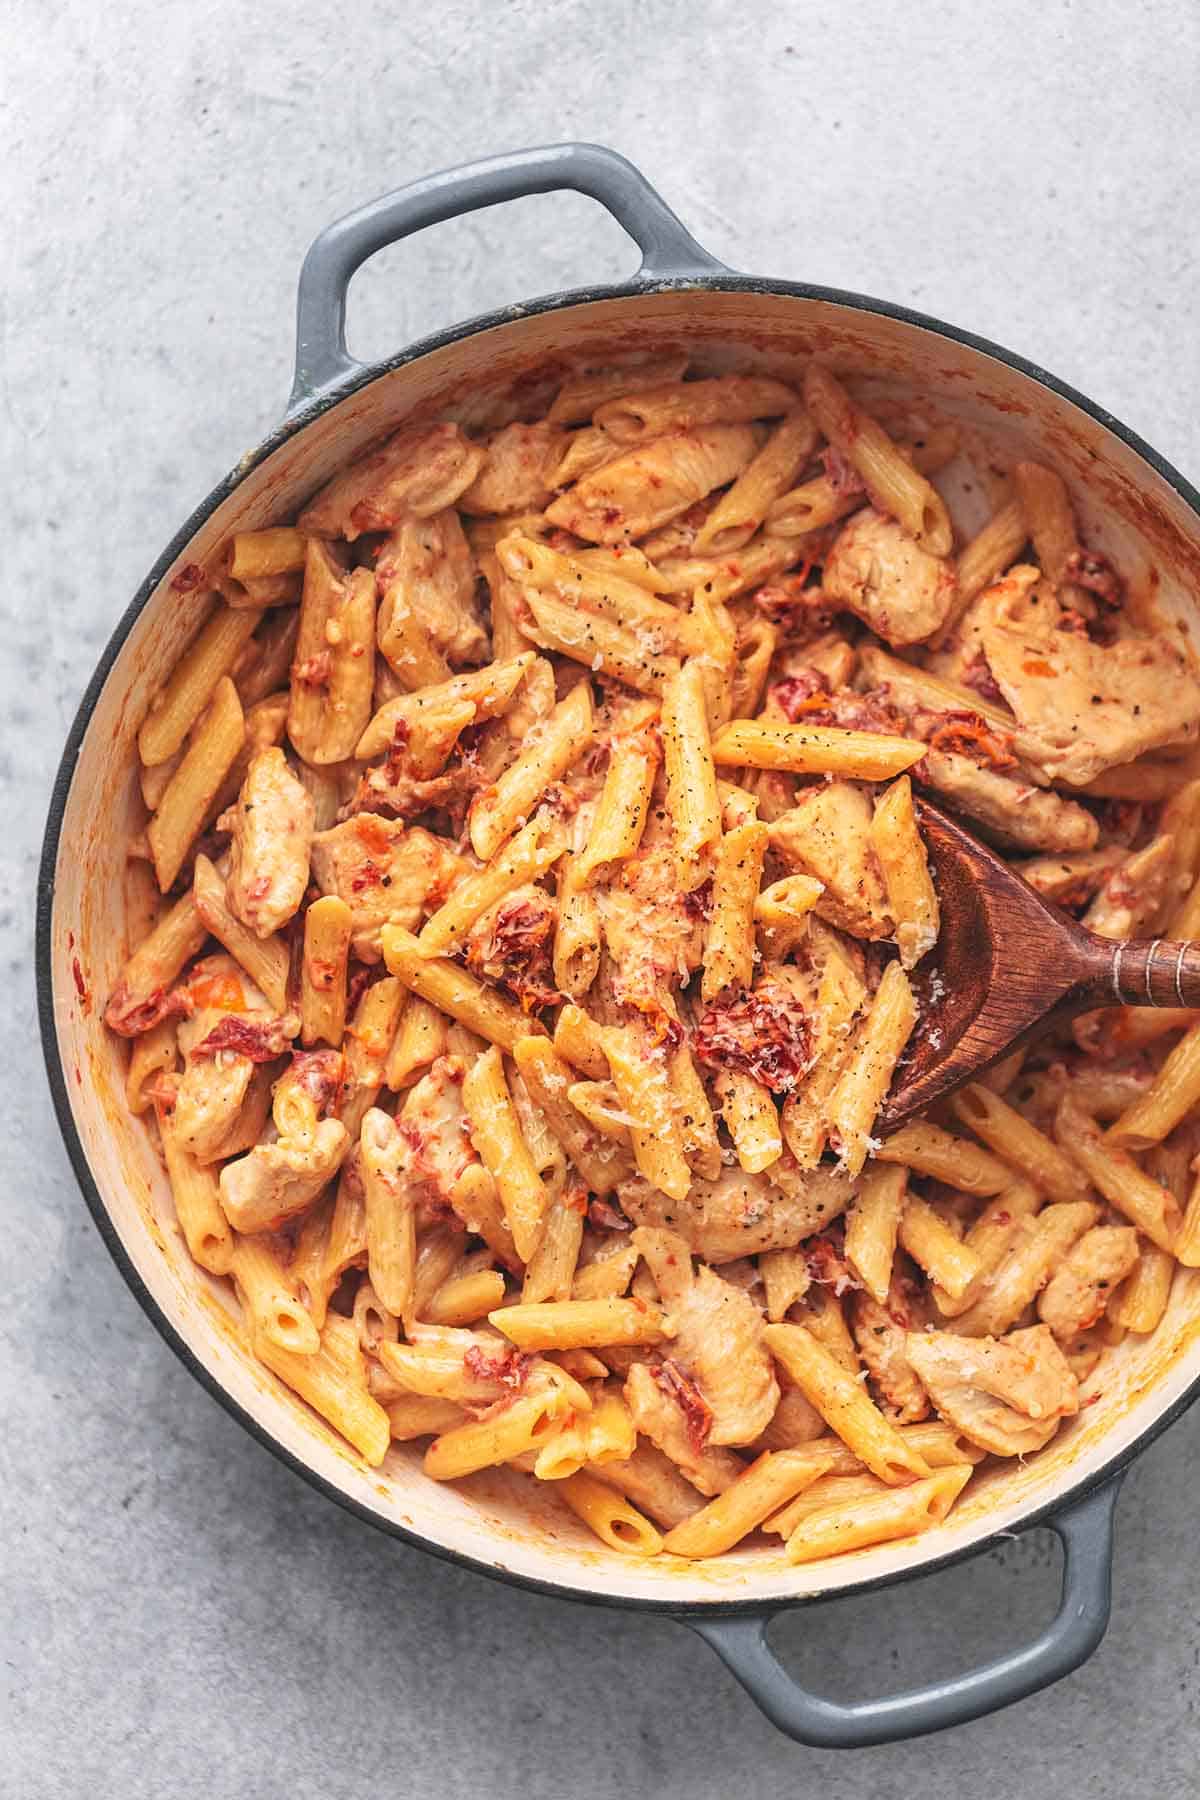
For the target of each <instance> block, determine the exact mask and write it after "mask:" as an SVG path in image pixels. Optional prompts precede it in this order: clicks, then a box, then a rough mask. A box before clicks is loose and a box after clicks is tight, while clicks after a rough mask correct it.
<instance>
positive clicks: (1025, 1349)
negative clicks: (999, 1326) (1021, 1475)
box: [907, 1325, 1079, 1456]
mask: <svg viewBox="0 0 1200 1800" xmlns="http://www.w3.org/2000/svg"><path fill="white" fill-rule="evenodd" d="M907 1351H908V1360H909V1362H910V1363H911V1365H912V1367H913V1369H914V1370H915V1371H916V1373H917V1376H918V1377H919V1379H920V1380H921V1381H922V1382H923V1384H924V1386H925V1389H926V1391H927V1393H928V1394H929V1397H930V1399H931V1400H932V1401H933V1404H934V1406H935V1407H936V1408H937V1411H938V1412H939V1413H940V1414H941V1416H942V1418H943V1419H945V1420H946V1421H947V1423H948V1424H950V1425H953V1426H954V1428H955V1429H956V1430H957V1431H961V1432H962V1434H963V1436H964V1437H968V1438H970V1439H971V1442H972V1443H974V1444H979V1445H980V1446H981V1448H982V1449H984V1450H990V1451H991V1452H992V1454H993V1455H994V1456H1026V1455H1028V1454H1029V1453H1030V1452H1031V1451H1034V1450H1040V1449H1041V1448H1042V1446H1043V1444H1047V1443H1049V1441H1050V1439H1051V1438H1052V1437H1053V1436H1054V1433H1055V1432H1056V1431H1057V1430H1058V1427H1059V1424H1060V1422H1061V1421H1062V1420H1063V1419H1064V1418H1067V1417H1069V1416H1070V1415H1071V1414H1072V1413H1075V1412H1078V1410H1079V1384H1078V1382H1077V1381H1076V1379H1075V1376H1074V1375H1073V1374H1072V1372H1071V1369H1070V1366H1069V1365H1068V1363H1067V1361H1066V1359H1065V1357H1064V1356H1063V1353H1062V1351H1061V1350H1060V1349H1059V1347H1058V1345H1057V1343H1056V1342H1055V1340H1054V1337H1053V1336H1052V1334H1051V1332H1050V1330H1049V1328H1048V1327H1047V1326H1045V1325H1031V1326H1028V1327H1026V1328H1025V1329H1024V1330H1022V1331H1012V1332H1010V1333H1009V1334H1008V1336H1007V1337H1003V1338H966V1337H958V1336H956V1335H955V1334H954V1333H952V1332H949V1331H929V1332H924V1331H910V1332H909V1334H908V1340H907Z"/></svg>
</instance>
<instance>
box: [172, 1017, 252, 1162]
mask: <svg viewBox="0 0 1200 1800" xmlns="http://www.w3.org/2000/svg"><path fill="white" fill-rule="evenodd" d="M235 1016H236V1015H234V1014H230V1013H223V1012H219V1011H217V1010H215V1009H214V1008H212V1007H205V1008H204V1009H203V1010H202V1011H200V1012H197V1013H193V1015H192V1017H191V1018H190V1019H184V1020H183V1021H182V1022H181V1024H180V1027H179V1036H178V1043H179V1048H180V1050H181V1051H182V1053H183V1074H182V1075H181V1076H180V1077H179V1082H178V1085H177V1087H176V1090H175V1128H176V1132H177V1135H178V1138H179V1142H180V1143H181V1144H182V1146H183V1148H184V1149H185V1150H186V1151H187V1152H188V1153H189V1155H191V1156H194V1157H195V1158H196V1160H197V1161H198V1162H210V1161H211V1160H212V1158H213V1157H214V1156H215V1155H216V1153H217V1150H218V1149H219V1148H220V1146H221V1144H222V1143H224V1141H225V1139H226V1138H227V1137H228V1135H229V1132H230V1129H231V1127H232V1126H233V1123H234V1121H235V1120H236V1118H237V1116H238V1114H239V1112H240V1111H241V1109H242V1102H243V1100H244V1099H245V1098H246V1090H247V1088H248V1087H249V1086H250V1077H251V1076H252V1075H253V1073H254V1064H253V1062H251V1060H250V1058H249V1057H248V1056H241V1055H239V1054H238V1053H237V1052H236V1051H234V1050H220V1051H218V1052H217V1053H216V1054H215V1055H212V1056H196V1055H194V1054H193V1052H194V1051H195V1049H196V1046H197V1045H198V1044H200V1043H201V1042H202V1041H203V1040H204V1039H205V1038H207V1037H208V1036H209V1034H210V1033H211V1032H212V1031H213V1030H215V1029H216V1027H217V1026H219V1025H220V1024H221V1022H222V1020H224V1019H227V1018H232V1017H235Z"/></svg>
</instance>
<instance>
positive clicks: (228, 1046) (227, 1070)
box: [174, 954, 300, 1162]
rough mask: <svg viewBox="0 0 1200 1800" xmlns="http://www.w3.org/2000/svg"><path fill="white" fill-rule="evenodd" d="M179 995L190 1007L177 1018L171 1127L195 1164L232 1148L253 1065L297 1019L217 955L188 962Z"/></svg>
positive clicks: (288, 1034) (264, 1059)
mask: <svg viewBox="0 0 1200 1800" xmlns="http://www.w3.org/2000/svg"><path fill="white" fill-rule="evenodd" d="M180 994H181V999H183V1001H184V1003H185V1004H186V1005H187V1006H190V1007H192V1008H194V1011H192V1012H191V1013H190V1015H189V1014H188V1013H187V1012H185V1013H184V1016H183V1018H182V1019H181V1021H180V1024H179V1031H178V1044H179V1049H180V1052H181V1054H182V1056H183V1073H182V1074H181V1075H180V1077H179V1079H178V1082H177V1084H176V1096H175V1109H174V1120H175V1132H176V1136H177V1138H178V1140H179V1142H180V1143H181V1144H182V1146H183V1148H184V1149H186V1150H187V1151H188V1152H189V1154H190V1155H192V1156H194V1157H195V1158H196V1159H197V1161H198V1162H212V1161H214V1160H215V1159H216V1158H217V1157H219V1156H221V1155H231V1154H232V1150H231V1149H229V1148H227V1147H226V1146H227V1144H228V1141H229V1138H230V1134H231V1132H232V1131H233V1129H234V1127H235V1126H236V1125H237V1124H238V1122H239V1120H240V1118H241V1115H242V1110H243V1107H244V1105H245V1102H246V1096H247V1092H248V1090H249V1087H250V1082H251V1079H252V1077H253V1073H254V1069H255V1066H256V1064H266V1063H270V1062H273V1061H274V1060H275V1058H276V1057H278V1056H282V1055H283V1054H284V1052H285V1051H287V1050H289V1049H290V1048H291V1039H292V1038H293V1037H295V1035H296V1033H297V1032H298V1031H299V1029H300V1021H299V1019H298V1017H296V1016H295V1015H294V1014H289V1015H288V1016H287V1017H285V1018H276V1017H275V1015H274V1014H273V1013H272V1012H271V1010H270V1008H269V1007H268V1005H267V1002H266V1000H265V998H264V997H263V995H262V994H261V993H260V992H259V990H258V988H256V987H255V986H254V984H253V982H252V981H251V980H250V978H249V976H248V975H246V974H245V973H244V972H243V970H242V969H241V968H240V967H239V966H238V964H237V963H236V962H235V961H234V960H233V958H232V957H231V956H226V955H224V954H218V955H214V956H206V957H204V958H203V959H202V960H201V961H200V962H198V963H196V964H194V965H193V967H192V969H191V971H190V973H189V976H188V979H187V981H186V983H185V984H184V986H183V987H182V989H181V990H180Z"/></svg>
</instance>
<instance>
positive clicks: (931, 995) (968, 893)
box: [875, 800, 1200, 1134]
mask: <svg viewBox="0 0 1200 1800" xmlns="http://www.w3.org/2000/svg"><path fill="white" fill-rule="evenodd" d="M917 816H918V819H919V822H920V826H921V832H922V836H923V837H924V839H925V845H926V848H927V850H928V853H929V861H930V867H931V869H932V871H933V878H934V882H935V884H936V886H937V890H938V899H939V902H940V904H941V913H942V922H941V931H940V933H939V936H938V941H937V945H936V947H935V948H934V949H933V950H932V951H931V952H930V953H929V955H928V956H927V957H926V958H925V959H924V961H923V962H922V963H921V965H920V968H919V970H918V972H917V975H916V977H915V978H914V983H913V985H914V988H915V989H916V992H917V996H918V999H919V1001H920V1003H921V1019H920V1023H919V1024H918V1026H917V1030H916V1031H915V1032H914V1034H913V1037H912V1038H911V1040H910V1050H909V1052H906V1054H905V1056H904V1058H903V1059H902V1061H901V1063H900V1065H899V1067H898V1069H897V1071H896V1078H895V1081H894V1083H893V1086H892V1090H891V1092H890V1094H889V1095H888V1098H887V1101H886V1102H885V1104H884V1108H883V1111H882V1113H881V1115H880V1118H879V1121H878V1123H877V1125H876V1127H875V1129H876V1130H877V1131H880V1132H882V1133H884V1134H886V1133H887V1132H889V1131H894V1130H895V1129H896V1127H897V1126H898V1125H902V1124H903V1123H904V1121H905V1120H906V1119H908V1118H911V1116H912V1114H913V1113H915V1112H922V1111H924V1110H925V1108H926V1107H929V1106H932V1105H934V1104H935V1103H936V1102H937V1101H939V1100H943V1099H945V1097H946V1096H947V1094H950V1093H953V1091H954V1089H955V1088H959V1087H962V1086H963V1084H964V1082H968V1081H972V1080H974V1079H975V1077H976V1076H977V1075H979V1074H981V1073H982V1072H983V1070H984V1069H986V1068H988V1067H989V1066H990V1065H991V1064H992V1063H994V1062H999V1060H1000V1058H1001V1057H1002V1056H1005V1055H1006V1054H1007V1053H1008V1052H1009V1051H1010V1050H1012V1049H1015V1048H1016V1046H1017V1045H1018V1044H1021V1043H1024V1042H1025V1041H1026V1040H1027V1039H1029V1038H1032V1037H1036V1036H1038V1034H1039V1033H1040V1032H1043V1031H1047V1030H1049V1028H1050V1027H1051V1026H1052V1025H1057V1024H1060V1023H1061V1022H1062V1021H1063V1020H1065V1019H1071V1018H1074V1017H1075V1015H1076V1014H1077V1013H1081V1012H1088V1011H1089V1010H1090V1009H1091V1008H1093V1007H1098V1006H1183V1007H1200V943H1194V944H1193V943H1186V944H1180V943H1172V942H1170V941H1169V940H1168V939H1166V938H1154V939H1152V940H1151V939H1143V940H1135V941H1128V940H1124V941H1123V940H1119V939H1113V938H1102V937H1097V936H1096V934H1095V932H1092V931H1085V930H1084V928H1083V926H1082V925H1077V924H1076V923H1075V921H1074V919H1072V918H1069V917H1068V915H1067V914H1066V913H1065V912H1063V911H1062V909H1061V908H1060V907H1057V906H1055V905H1053V904H1052V903H1051V902H1050V901H1048V900H1043V899H1042V897H1041V895H1040V894H1037V893H1035V892H1034V890H1033V889H1032V888H1031V887H1030V885H1029V883H1028V882H1027V881H1025V880H1023V879H1022V877H1021V876H1020V875H1018V874H1016V873H1015V872H1014V871H1013V870H1012V869H1010V868H1009V867H1008V866H1007V864H1006V863H1003V862H1001V860H1000V858H999V857H998V856H994V855H993V854H992V852H991V851H990V850H988V849H986V848H985V847H984V845H983V844H981V843H980V842H979V840H978V839H977V838H974V837H972V836H971V834H970V833H969V832H967V831H964V830H963V829H962V827H961V825H956V824H955V823H954V821H953V820H952V819H948V818H947V817H946V815H945V813H943V812H940V811H939V810H938V808H937V807H936V806H930V805H929V804H928V802H927V801H924V800H920V801H918V802H917Z"/></svg>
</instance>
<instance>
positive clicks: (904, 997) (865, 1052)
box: [828, 963, 917, 1175]
mask: <svg viewBox="0 0 1200 1800" xmlns="http://www.w3.org/2000/svg"><path fill="white" fill-rule="evenodd" d="M916 1022H917V1006H916V1001H915V999H914V997H913V991H912V988H911V987H910V986H909V982H908V977H907V976H906V975H905V973H904V970H903V969H902V968H901V967H900V964H899V963H889V964H888V966H887V968H886V969H885V970H884V972H883V978H882V980H881V981H880V983H879V987H878V989H877V990H876V993H875V996H874V998H873V999H872V1001H871V1003H870V1006H869V1008H868V1010H867V1013H866V1016H865V1017H864V1019H863V1022H862V1024H861V1026H860V1027H859V1029H858V1032H857V1034H856V1035H855V1038H854V1042H853V1045H852V1047H851V1049H850V1052H849V1058H848V1061H847V1063H846V1066H845V1068H844V1069H843V1070H842V1071H841V1073H840V1074H839V1076H838V1078H837V1081H836V1082H835V1083H834V1087H833V1091H832V1093H831V1094H830V1096H829V1107H828V1115H829V1124H830V1132H831V1135H832V1136H833V1137H834V1138H835V1139H836V1141H837V1143H838V1145H839V1146H840V1150H841V1157H842V1162H843V1164H844V1166H845V1167H846V1168H847V1169H848V1170H849V1171H850V1173H851V1175H857V1174H858V1172H859V1171H860V1169H861V1168H862V1166H863V1164H864V1163H865V1161H866V1159H867V1153H868V1150H870V1149H871V1148H872V1147H873V1146H874V1140H873V1139H872V1138H871V1126H872V1125H873V1123H874V1120H875V1115H876V1113H877V1112H878V1111H879V1108H880V1106H881V1105H882V1103H883V1099H884V1096H885V1094H886V1093H887V1090H888V1088H889V1086H890V1085H891V1080H892V1075H893V1073H894V1071H895V1068H896V1064H897V1062H898V1061H899V1060H900V1053H901V1051H902V1050H903V1049H904V1046H905V1044H906V1043H907V1042H908V1039H909V1036H910V1034H911V1032H912V1029H913V1026H914V1025H915V1024H916Z"/></svg>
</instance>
